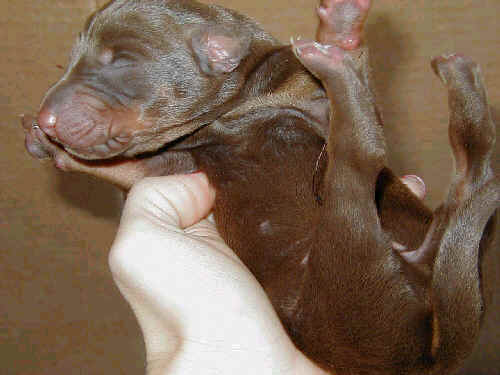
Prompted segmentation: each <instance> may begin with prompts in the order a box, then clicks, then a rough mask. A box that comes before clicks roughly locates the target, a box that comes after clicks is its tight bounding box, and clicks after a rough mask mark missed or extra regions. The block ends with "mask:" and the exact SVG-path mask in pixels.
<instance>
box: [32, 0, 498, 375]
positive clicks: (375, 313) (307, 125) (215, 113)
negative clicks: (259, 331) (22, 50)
mask: <svg viewBox="0 0 500 375" xmlns="http://www.w3.org/2000/svg"><path fill="white" fill-rule="evenodd" d="M370 5H371V4H370V0H325V1H324V3H323V4H322V6H320V7H319V8H318V15H319V17H320V21H321V22H320V27H319V30H318V35H317V39H318V41H317V42H311V41H303V40H300V41H297V42H294V43H293V46H285V45H281V44H279V43H278V42H277V41H276V40H275V39H273V38H272V37H271V36H270V35H269V34H267V33H266V32H264V31H262V30H261V29H260V28H259V27H258V26H256V24H255V23H254V22H252V21H251V20H249V19H247V18H245V17H243V16H241V15H238V14H237V13H235V12H233V11H230V10H227V9H224V8H221V7H218V6H206V5H203V4H200V3H198V2H195V1H163V0H143V1H139V0H115V1H112V2H111V3H109V4H108V5H107V6H105V7H104V8H102V9H101V10H99V11H98V12H96V13H95V14H94V15H93V16H92V17H90V19H89V20H88V22H87V23H86V25H85V29H84V31H83V32H82V33H81V35H80V37H79V38H78V40H77V43H76V45H75V47H74V50H73V53H72V58H71V62H70V65H69V67H68V69H67V71H66V73H65V74H64V76H63V77H62V78H61V80H60V81H59V82H58V83H57V84H56V85H54V86H53V87H52V88H51V89H50V90H49V92H48V93H47V95H46V97H45V98H44V100H43V102H42V105H41V109H40V112H39V113H38V115H37V116H36V118H35V117H30V116H26V117H25V118H24V120H23V125H24V128H25V130H26V144H27V148H28V151H29V152H30V153H31V154H33V155H34V156H36V157H38V158H46V157H50V158H53V159H54V160H55V164H56V165H57V166H58V167H59V168H61V169H64V170H74V171H81V172H86V173H89V174H92V175H95V176H99V177H102V178H104V179H106V180H108V181H110V182H112V183H114V184H116V185H118V186H120V187H121V188H123V189H125V190H127V189H128V188H130V186H131V185H132V184H133V183H134V182H135V181H137V180H139V179H141V178H143V177H145V176H159V175H166V174H173V173H186V172H192V171H195V170H202V171H204V172H205V173H206V174H207V176H208V178H209V179H210V181H211V183H212V184H213V186H214V187H215V188H216V190H217V199H216V205H215V212H214V214H215V220H216V223H217V228H218V230H219V232H220V234H221V235H222V236H223V238H224V239H225V240H226V241H227V243H228V245H229V246H230V247H231V248H233V249H234V251H235V252H236V253H237V254H238V256H239V257H240V258H241V259H242V261H243V262H244V263H245V264H246V265H247V266H248V267H249V269H250V270H251V271H252V272H253V273H254V275H255V276H256V277H257V279H258V280H259V281H260V283H261V284H262V286H263V287H264V289H265V290H266V292H267V294H268V295H269V298H270V299H271V301H272V303H273V305H274V307H275V309H276V311H277V312H278V314H279V316H280V318H281V320H282V322H283V324H284V326H285V328H286V329H287V331H288V333H289V335H290V337H291V338H292V340H293V341H294V343H295V344H296V345H297V347H298V348H299V349H300V350H302V351H303V352H304V353H305V354H306V355H307V356H309V357H310V358H311V359H312V360H314V361H315V362H316V363H317V364H318V365H319V366H321V367H323V368H324V369H326V370H328V371H330V372H331V373H335V374H429V373H439V374H445V373H449V372H450V371H451V370H453V369H455V368H456V367H457V366H458V365H459V364H460V363H461V361H462V360H463V359H464V358H465V357H466V356H467V355H468V353H469V352H470V351H471V349H472V347H473V345H474V343H475V341H476V338H477V335H478V331H479V326H480V322H481V318H482V314H483V310H484V299H483V295H482V292H483V291H482V285H481V273H480V269H479V257H480V256H482V254H483V253H484V251H486V250H487V248H488V247H489V246H490V245H491V242H492V237H493V236H492V233H493V232H494V230H493V229H494V225H495V220H494V216H495V212H496V209H497V208H498V202H499V195H500V188H499V180H498V178H497V177H495V176H494V175H493V173H492V170H491V167H490V157H491V154H492V152H493V145H494V142H495V127H494V124H493V122H492V120H491V117H490V113H489V109H488V103H487V99H486V94H485V91H484V87H483V83H482V78H481V75H480V72H479V68H478V67H477V65H476V64H474V63H473V62H472V61H470V60H469V59H468V58H466V57H463V56H460V55H450V56H443V57H439V58H437V59H435V60H434V61H433V68H434V70H435V72H436V73H437V74H438V76H439V77H440V79H441V80H442V81H443V83H444V84H445V86H446V87H447V88H448V91H449V97H450V112H451V119H450V139H451V142H452V146H453V152H454V155H455V159H456V172H455V175H454V178H453V180H452V184H451V187H450V190H449V194H448V198H447V200H446V201H445V202H444V204H443V205H442V206H441V207H440V208H438V210H437V211H436V212H435V213H432V212H430V211H429V210H428V209H427V208H426V207H425V206H423V204H422V203H421V201H420V200H419V199H418V197H417V196H416V195H415V194H413V193H412V192H411V191H410V190H409V189H408V188H407V187H406V185H405V184H404V183H403V182H401V181H400V180H399V179H398V178H396V177H395V176H394V175H393V174H392V172H391V171H390V170H389V169H388V168H387V166H386V160H385V142H384V136H383V131H382V124H381V117H380V115H379V111H378V109H377V108H376V107H375V104H374V98H373V93H372V89H371V86H372V84H371V81H370V76H369V66H368V51H367V48H366V47H364V46H363V45H362V29H363V24H364V20H365V19H366V17H367V14H368V10H369V8H370ZM330 109H331V110H330ZM416 186H417V188H418V187H420V184H419V183H417V184H416Z"/></svg>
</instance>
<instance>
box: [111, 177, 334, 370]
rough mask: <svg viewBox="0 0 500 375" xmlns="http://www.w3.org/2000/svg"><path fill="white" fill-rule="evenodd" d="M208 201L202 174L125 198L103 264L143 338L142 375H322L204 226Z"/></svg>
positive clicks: (158, 182) (147, 185)
mask: <svg viewBox="0 0 500 375" xmlns="http://www.w3.org/2000/svg"><path fill="white" fill-rule="evenodd" d="M214 200H215V191H214V189H213V188H212V187H210V186H209V184H208V181H207V178H206V176H205V175H204V174H201V173H197V174H192V175H178V176H167V177H159V178H148V179H145V180H143V181H141V182H140V183H138V184H137V185H135V186H134V187H133V188H132V190H131V192H130V193H129V196H128V199H127V202H126V204H125V208H124V211H123V215H122V220H121V224H120V228H119V231H118V234H117V236H116V239H115V242H114V244H113V246H112V249H111V253H110V258H109V262H110V267H111V271H112V273H113V277H114V280H115V282H116V284H117V285H118V287H119V289H120V291H121V292H122V294H123V296H124V297H125V298H126V300H127V301H128V302H129V303H130V305H131V307H132V309H133V311H134V313H135V315H136V316H137V319H138V321H139V325H140V327H141V329H142V331H143V334H144V340H145V343H146V352H147V374H148V375H164V374H169V375H181V374H182V375H186V374H212V373H213V374H219V375H224V374H228V375H229V374H231V375H234V374H239V375H244V374H278V375H280V374H286V375H292V374H300V375H305V374H326V373H325V372H323V371H322V370H320V369H319V368H318V367H316V366H315V365H314V364H313V363H311V362H310V361H309V360H308V359H307V358H306V357H305V356H303V355H302V353H300V352H299V351H298V350H297V349H296V348H295V346H294V345H293V343H292V342H291V340H290V339H289V337H288V336H287V334H286V332H285V330H284V328H283V327H282V325H281V323H280V321H279V319H278V317H277V315H276V313H275V311H274V309H273V307H272V305H271V303H270V302H269V299H268V298H267V296H266V294H265V293H264V290H263V289H262V287H261V286H260V284H259V283H258V282H257V280H256V279H255V278H254V277H253V275H252V274H251V273H250V272H249V270H248V269H247V268H246V267H245V265H244V264H243V263H242V262H241V261H240V260H239V259H238V257H237V256H236V255H235V254H234V253H233V251H232V250H231V249H230V248H229V247H227V246H226V244H225V243H224V241H223V240H222V238H221V237H220V236H219V234H218V233H217V230H216V228H215V225H214V223H213V222H212V221H211V220H210V219H207V218H206V217H207V215H208V214H209V212H210V210H211V208H212V206H213V204H214Z"/></svg>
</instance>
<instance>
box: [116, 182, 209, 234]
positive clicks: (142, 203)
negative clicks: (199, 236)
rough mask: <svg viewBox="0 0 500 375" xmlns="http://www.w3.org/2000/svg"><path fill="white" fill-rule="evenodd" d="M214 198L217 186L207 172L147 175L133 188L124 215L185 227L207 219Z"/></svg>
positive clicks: (125, 216)
mask: <svg viewBox="0 0 500 375" xmlns="http://www.w3.org/2000/svg"><path fill="white" fill-rule="evenodd" d="M214 201H215V189H214V188H213V187H212V186H210V184H209V182H208V179H207V177H206V175H205V174H204V173H193V174H188V175H172V176H166V177H153V178H146V179H144V180H142V181H140V182H139V183H138V184H136V185H134V186H133V188H132V190H131V191H130V194H129V196H128V199H127V203H126V206H125V210H124V213H123V217H124V218H130V217H132V218H134V217H142V218H147V219H150V220H151V221H153V222H155V223H156V224H160V225H163V226H165V225H166V226H173V227H176V228H180V229H184V228H187V227H189V226H191V225H193V224H195V223H197V222H199V221H200V220H201V219H203V218H205V217H206V216H207V215H208V214H209V212H210V210H211V209H212V206H213V204H214Z"/></svg>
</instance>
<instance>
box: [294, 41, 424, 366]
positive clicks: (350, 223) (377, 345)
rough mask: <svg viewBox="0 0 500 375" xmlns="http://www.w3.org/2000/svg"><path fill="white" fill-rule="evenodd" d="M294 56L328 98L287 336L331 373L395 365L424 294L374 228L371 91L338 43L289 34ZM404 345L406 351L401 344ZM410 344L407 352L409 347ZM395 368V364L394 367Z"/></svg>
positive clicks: (413, 342)
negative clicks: (304, 275)
mask: <svg viewBox="0 0 500 375" xmlns="http://www.w3.org/2000/svg"><path fill="white" fill-rule="evenodd" d="M295 51H296V54H297V56H298V58H299V59H300V60H301V61H302V63H303V64H304V65H305V66H306V67H307V68H308V69H309V70H310V71H311V72H313V73H314V74H315V75H316V76H317V77H318V78H319V79H320V80H321V81H322V83H323V85H324V87H325V88H326V90H327V94H328V97H329V99H330V101H331V104H332V109H333V111H332V115H331V122H330V127H331V129H330V136H329V139H328V143H327V152H328V166H327V168H326V172H325V177H324V181H323V185H322V192H321V194H322V197H323V198H324V199H323V205H322V206H321V207H320V208H319V209H318V212H317V214H318V220H317V222H316V223H315V228H314V230H315V232H314V244H313V245H312V246H313V248H312V249H311V252H310V256H309V258H308V267H309V269H308V280H307V282H306V286H305V287H304V291H303V294H302V298H303V299H302V301H301V306H302V310H300V314H299V315H300V316H303V317H304V320H302V321H300V323H299V325H298V327H297V329H296V332H297V333H298V335H299V334H300V335H302V336H299V337H297V338H296V342H298V343H299V346H300V347H301V349H302V350H304V351H305V352H306V353H307V354H308V355H309V356H311V357H312V358H313V359H314V360H316V361H317V362H318V363H319V364H321V365H323V366H324V367H325V368H327V369H331V370H333V369H334V370H335V371H336V372H337V373H339V374H344V373H354V372H353V371H352V370H354V369H357V370H359V371H361V369H363V370H364V371H366V370H368V369H370V370H371V371H372V372H371V373H379V372H377V371H385V372H384V373H387V374H389V373H391V374H392V373H404V371H403V370H405V369H407V368H411V365H410V363H411V362H412V361H414V362H418V361H419V360H421V356H422V353H423V352H424V351H425V347H426V345H427V344H426V343H427V342H429V341H430V336H428V335H427V334H426V332H428V330H426V327H425V324H426V319H425V317H426V313H427V312H426V309H425V303H424V302H423V301H424V300H425V296H423V295H422V294H423V293H422V292H421V290H420V289H419V288H418V287H417V288H415V289H416V291H415V290H413V289H412V287H411V286H409V282H408V279H407V278H406V276H404V274H405V270H404V265H403V264H402V263H401V262H400V259H399V258H398V257H399V254H398V253H395V252H393V251H392V249H391V240H390V236H389V235H388V234H387V233H385V231H384V230H382V227H381V223H380V218H379V215H378V211H377V205H376V201H375V192H376V185H377V179H378V177H379V175H380V173H381V171H382V170H383V169H384V165H385V162H386V160H385V141H384V136H383V129H382V123H381V119H380V116H379V114H378V111H377V110H376V107H375V105H374V98H373V95H372V92H371V90H370V89H369V88H368V87H367V85H366V84H365V82H364V77H363V75H362V73H360V71H359V70H357V69H356V65H357V64H356V62H355V61H354V60H353V57H351V55H350V53H347V52H346V51H344V50H343V49H340V48H338V47H336V46H325V45H322V44H319V43H317V42H306V41H298V42H296V43H295ZM405 347H411V348H412V352H411V353H405V350H404V348H405ZM415 352H416V353H417V354H415ZM398 371H399V372H398Z"/></svg>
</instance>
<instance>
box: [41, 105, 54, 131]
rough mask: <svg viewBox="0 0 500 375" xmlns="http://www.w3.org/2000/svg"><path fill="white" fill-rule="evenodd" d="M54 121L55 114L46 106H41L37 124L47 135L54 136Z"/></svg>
mask: <svg viewBox="0 0 500 375" xmlns="http://www.w3.org/2000/svg"><path fill="white" fill-rule="evenodd" d="M56 123H57V116H56V114H55V113H54V112H53V111H51V110H50V109H48V108H42V109H41V111H40V112H39V114H38V126H40V128H41V129H42V131H43V132H44V133H45V134H47V135H48V136H49V137H55V135H56Z"/></svg>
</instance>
